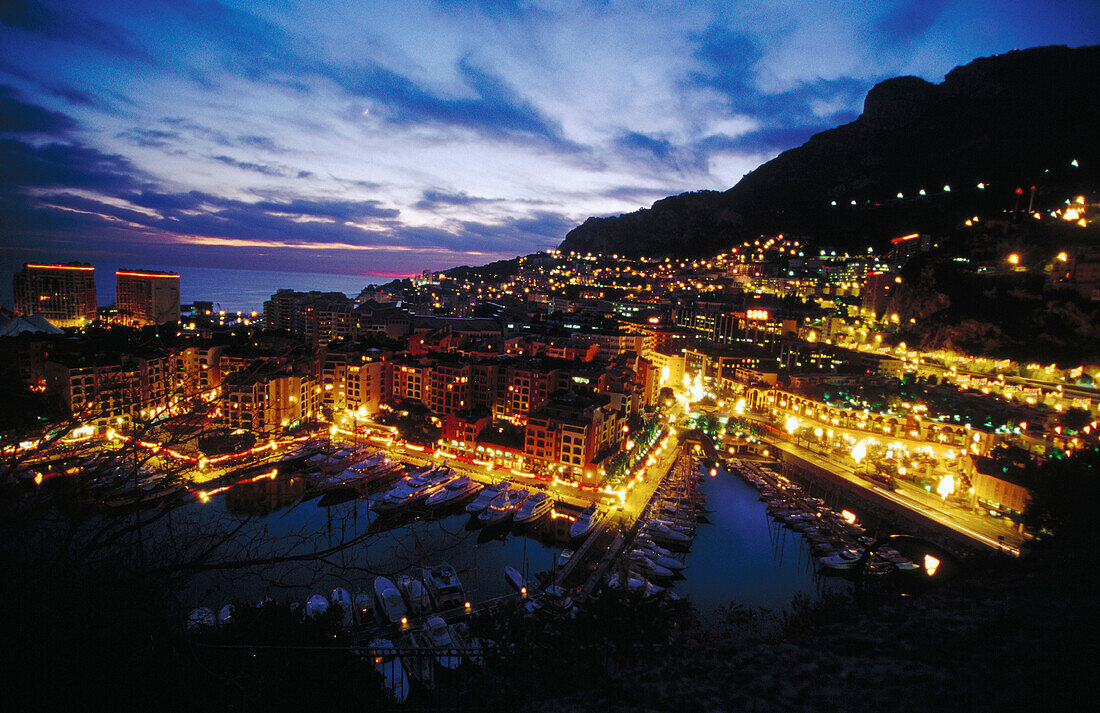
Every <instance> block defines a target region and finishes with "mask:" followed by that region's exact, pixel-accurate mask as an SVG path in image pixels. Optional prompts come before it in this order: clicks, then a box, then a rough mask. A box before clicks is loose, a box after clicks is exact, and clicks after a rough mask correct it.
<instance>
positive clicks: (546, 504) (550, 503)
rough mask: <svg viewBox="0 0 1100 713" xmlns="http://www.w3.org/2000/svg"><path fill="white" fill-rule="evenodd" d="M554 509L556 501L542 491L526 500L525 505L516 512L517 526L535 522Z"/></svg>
mask: <svg viewBox="0 0 1100 713" xmlns="http://www.w3.org/2000/svg"><path fill="white" fill-rule="evenodd" d="M553 509H554V499H553V498H552V497H550V493H547V492H543V491H541V490H540V491H539V492H537V493H534V494H533V495H531V496H529V497H528V498H527V499H526V500H524V501H523V505H520V507H519V509H518V510H516V515H515V521H516V524H522V523H525V522H535V521H537V520H539V519H541V518H543V517H545V516H546V515H548V514H550V511H551V510H553Z"/></svg>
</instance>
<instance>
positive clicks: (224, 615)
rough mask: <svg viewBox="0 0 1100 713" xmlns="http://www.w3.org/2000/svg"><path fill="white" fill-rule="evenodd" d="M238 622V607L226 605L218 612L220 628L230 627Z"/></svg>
mask: <svg viewBox="0 0 1100 713" xmlns="http://www.w3.org/2000/svg"><path fill="white" fill-rule="evenodd" d="M236 620H237V607H235V606H233V605H232V604H226V605H225V606H224V607H222V608H221V609H220V610H219V611H218V626H229V625H230V624H233V623H234V622H236Z"/></svg>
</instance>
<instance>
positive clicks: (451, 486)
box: [424, 475, 482, 508]
mask: <svg viewBox="0 0 1100 713" xmlns="http://www.w3.org/2000/svg"><path fill="white" fill-rule="evenodd" d="M481 487H482V486H481V484H480V483H478V482H477V481H476V480H474V479H473V478H471V477H470V476H468V475H463V476H460V477H458V478H455V479H454V480H452V481H450V482H449V483H447V484H446V485H444V486H443V489H442V490H439V491H436V492H434V493H432V494H431V495H429V496H428V499H427V500H425V501H424V504H425V505H427V506H428V507H431V508H435V507H444V506H446V505H453V504H455V503H458V502H461V501H462V500H463V499H464V498H468V497H471V496H473V494H474V493H476V492H478V491H479V490H481Z"/></svg>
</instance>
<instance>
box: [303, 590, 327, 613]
mask: <svg viewBox="0 0 1100 713" xmlns="http://www.w3.org/2000/svg"><path fill="white" fill-rule="evenodd" d="M327 611H328V600H327V599H325V595H323V594H314V595H313V596H312V597H310V598H309V601H307V602H306V616H308V617H310V618H311V619H316V618H317V617H319V616H321V615H322V614H324V613H325V612H327Z"/></svg>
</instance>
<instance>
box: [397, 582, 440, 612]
mask: <svg viewBox="0 0 1100 713" xmlns="http://www.w3.org/2000/svg"><path fill="white" fill-rule="evenodd" d="M397 588H398V589H399V590H401V595H402V596H403V597H405V603H406V604H408V606H409V611H410V612H412V613H413V614H414V615H417V616H419V615H420V614H426V613H428V612H430V611H431V610H432V600H431V597H429V596H428V590H427V589H425V588H424V583H423V582H421V581H420V580H419V579H417V578H416V577H413V576H412V575H409V574H403V575H401V576H400V577H398V578H397Z"/></svg>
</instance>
